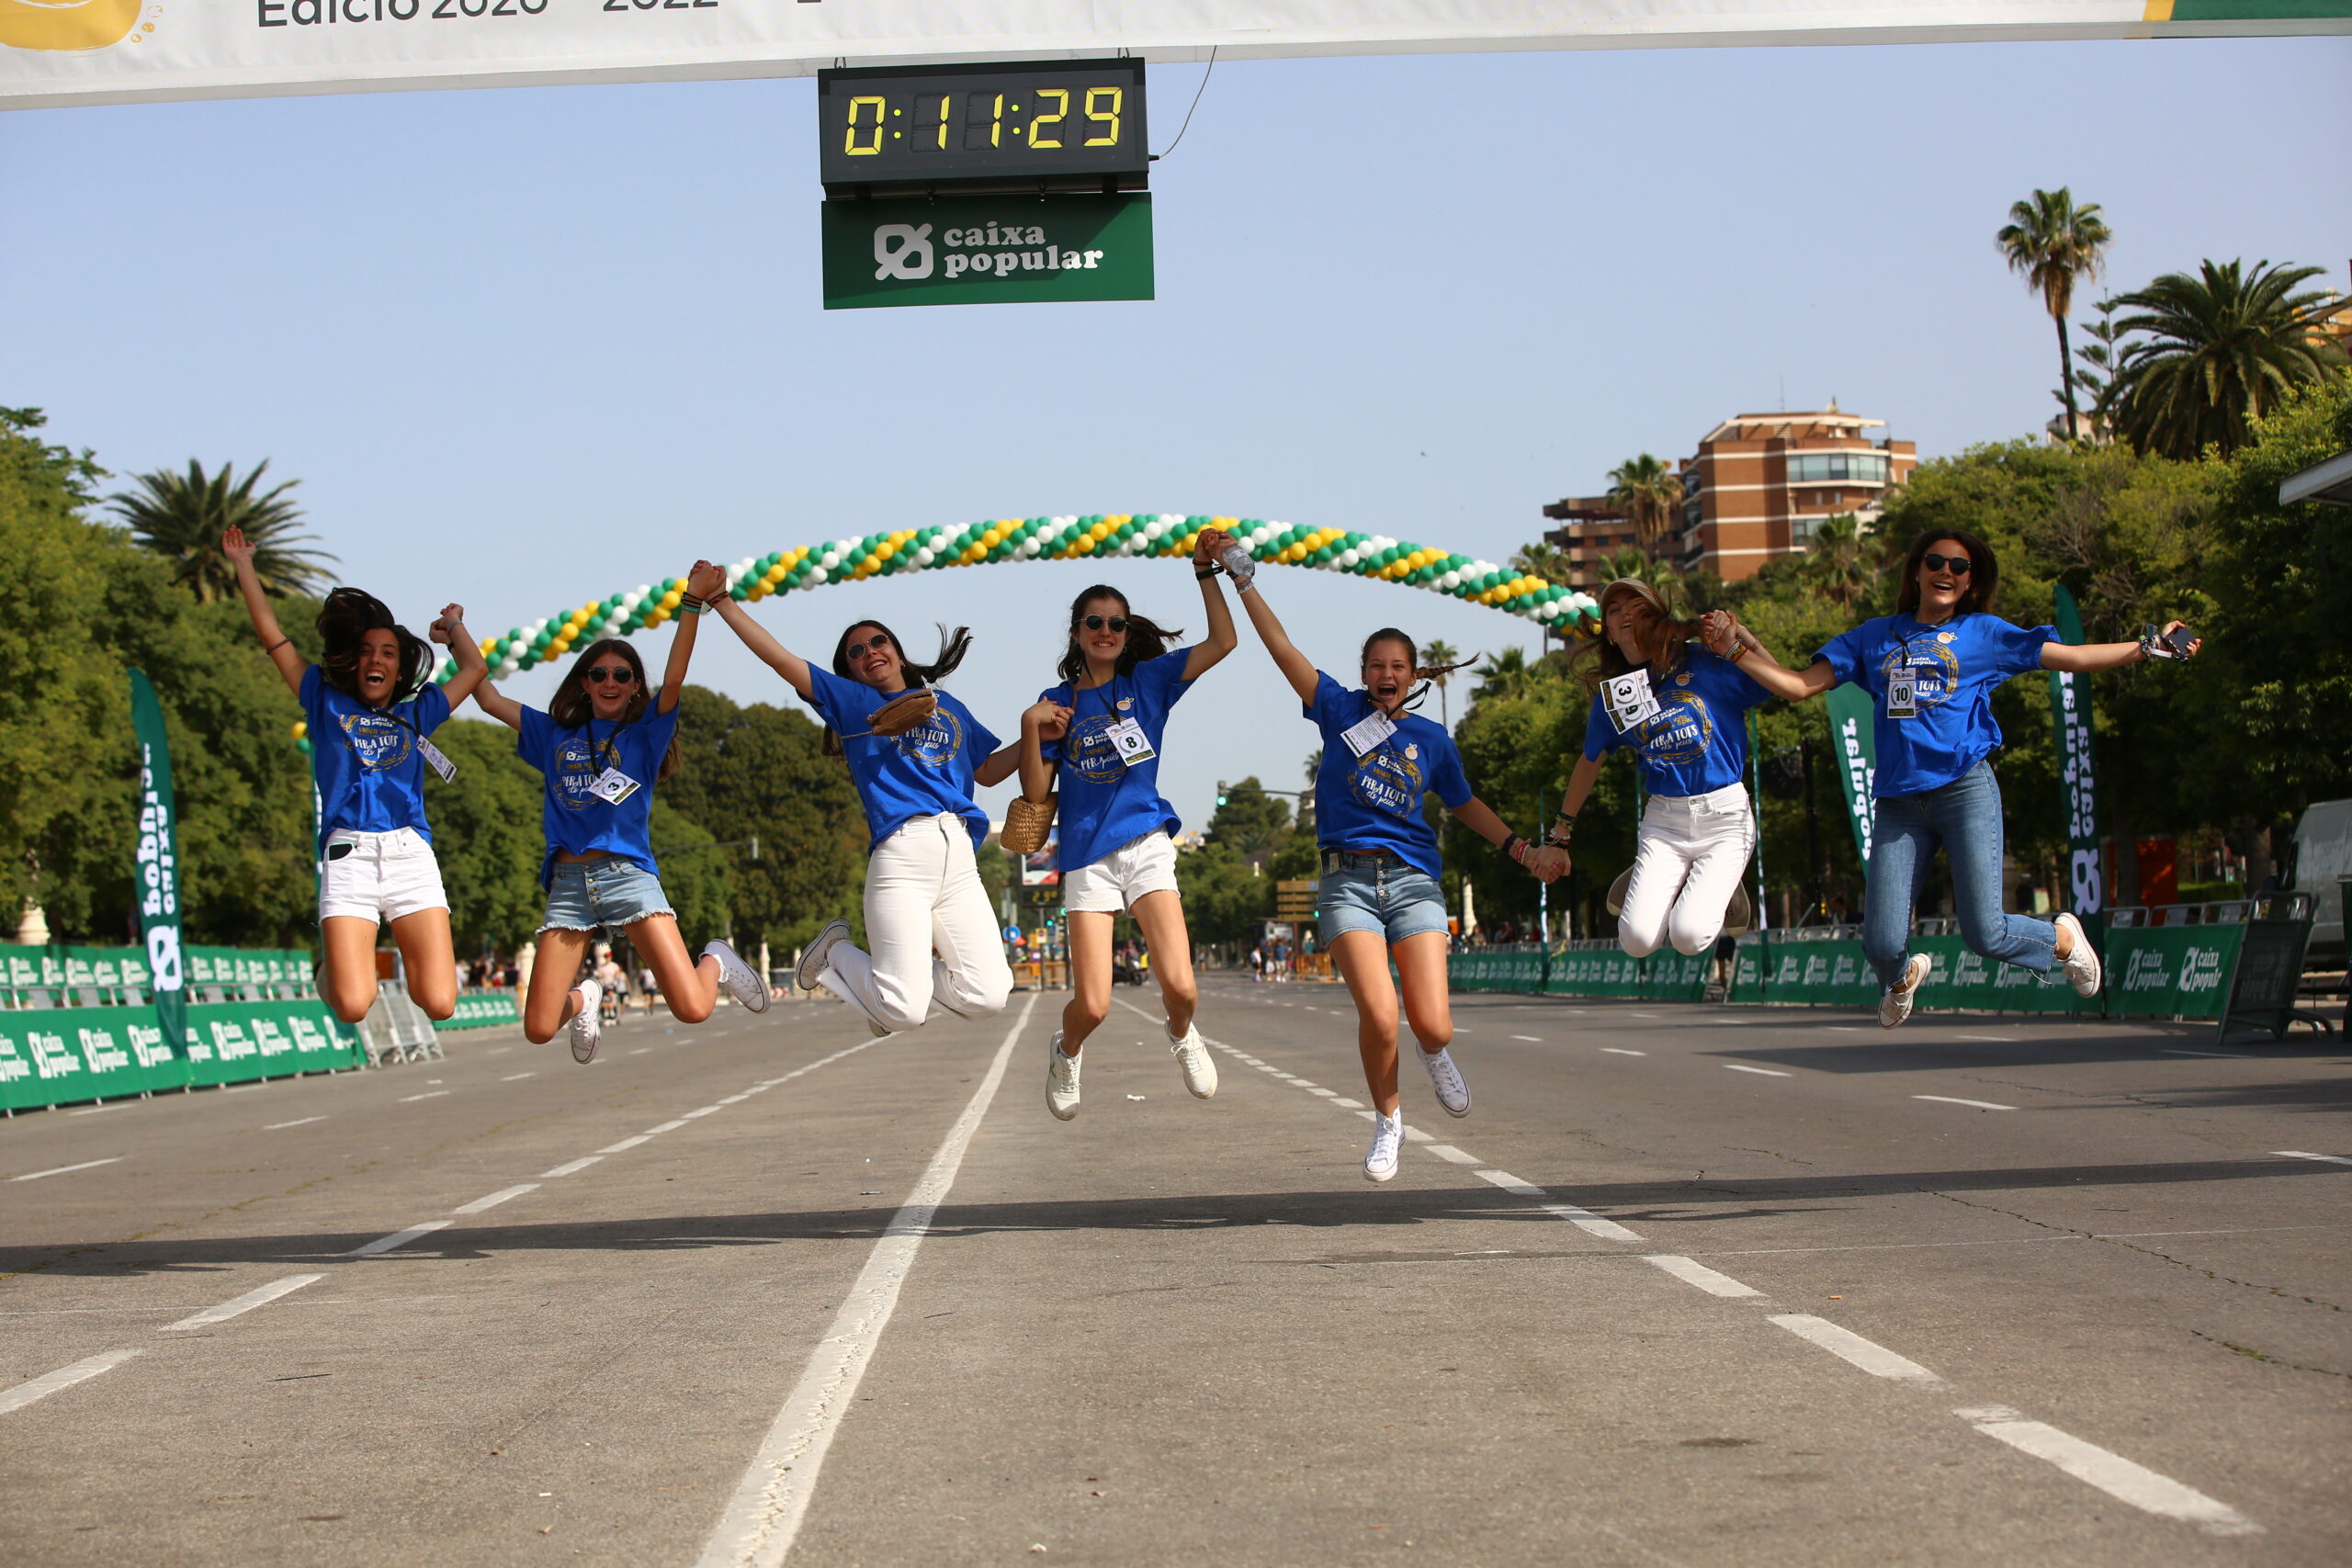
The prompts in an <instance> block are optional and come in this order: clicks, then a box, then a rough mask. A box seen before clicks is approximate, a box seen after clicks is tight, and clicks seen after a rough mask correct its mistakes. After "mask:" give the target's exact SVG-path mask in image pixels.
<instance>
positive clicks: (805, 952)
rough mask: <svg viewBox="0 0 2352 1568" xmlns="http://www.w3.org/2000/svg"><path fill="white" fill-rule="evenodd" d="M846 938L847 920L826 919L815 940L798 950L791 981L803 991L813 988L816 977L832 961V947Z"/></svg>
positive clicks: (815, 983) (815, 985) (822, 972)
mask: <svg viewBox="0 0 2352 1568" xmlns="http://www.w3.org/2000/svg"><path fill="white" fill-rule="evenodd" d="M848 940H849V922H848V921H847V920H828V921H826V922H825V929H824V930H823V931H819V932H818V933H817V940H816V941H814V942H810V943H809V945H808V946H807V947H804V948H802V949H801V950H800V963H799V964H798V965H797V967H796V968H795V969H794V970H793V971H792V983H793V984H794V985H796V986H797V987H800V988H801V989H802V990H804V991H813V990H815V989H816V988H817V980H818V977H819V976H821V975H823V974H824V972H825V965H826V964H830V963H831V962H832V953H833V949H834V948H836V947H838V946H840V945H841V944H842V942H847V941H848Z"/></svg>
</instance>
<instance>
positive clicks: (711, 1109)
mask: <svg viewBox="0 0 2352 1568" xmlns="http://www.w3.org/2000/svg"><path fill="white" fill-rule="evenodd" d="M725 1109H726V1107H725V1106H722V1105H705V1106H699V1107H697V1108H696V1109H695V1110H693V1111H687V1112H686V1113H685V1115H684V1117H683V1118H681V1120H684V1121H687V1122H692V1121H693V1120H695V1118H696V1117H698V1116H716V1115H718V1113H719V1112H720V1111H723V1110H725Z"/></svg>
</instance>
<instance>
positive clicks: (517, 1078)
mask: <svg viewBox="0 0 2352 1568" xmlns="http://www.w3.org/2000/svg"><path fill="white" fill-rule="evenodd" d="M538 1076H539V1075H538V1074H537V1073H536V1072H529V1073H509V1074H507V1075H506V1076H505V1077H503V1078H501V1079H499V1080H498V1081H499V1082H500V1083H521V1082H522V1081H523V1080H524V1079H525V1078H535V1077H538Z"/></svg>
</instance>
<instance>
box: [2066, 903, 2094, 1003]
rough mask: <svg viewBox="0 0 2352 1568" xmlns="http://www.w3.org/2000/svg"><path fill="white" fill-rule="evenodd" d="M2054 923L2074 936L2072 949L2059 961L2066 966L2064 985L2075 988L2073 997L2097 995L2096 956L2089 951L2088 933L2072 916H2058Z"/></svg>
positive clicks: (2080, 922)
mask: <svg viewBox="0 0 2352 1568" xmlns="http://www.w3.org/2000/svg"><path fill="white" fill-rule="evenodd" d="M2056 923H2057V925H2058V927H2059V928H2060V929H2061V930H2063V931H2072V932H2073V933H2074V936H2075V945H2074V947H2073V948H2072V949H2070V950H2069V951H2068V952H2067V953H2066V956H2065V957H2064V958H2063V959H2061V960H2060V961H2059V962H2060V963H2062V964H2064V965H2065V966H2066V983H2067V984H2068V985H2071V986H2072V987H2075V995H2076V996H2078V997H2095V996H2097V995H2098V987H2099V978H2100V976H2099V967H2098V953H2094V952H2092V951H2091V938H2090V933H2089V932H2088V931H2085V930H2083V922H2082V921H2080V920H2078V919H2075V917H2074V916H2072V915H2061V916H2059V917H2058V919H2057V922H2056Z"/></svg>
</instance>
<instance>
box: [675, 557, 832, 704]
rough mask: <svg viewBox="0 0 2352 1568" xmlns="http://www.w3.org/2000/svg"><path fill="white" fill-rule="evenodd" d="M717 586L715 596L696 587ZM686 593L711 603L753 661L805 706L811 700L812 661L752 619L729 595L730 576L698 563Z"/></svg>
mask: <svg viewBox="0 0 2352 1568" xmlns="http://www.w3.org/2000/svg"><path fill="white" fill-rule="evenodd" d="M713 582H715V583H716V584H717V585H718V586H717V587H716V588H715V589H714V590H713V592H709V593H697V592H695V584H696V583H704V584H709V583H713ZM686 592H689V593H693V594H694V596H695V598H697V599H702V600H707V602H708V603H709V604H710V607H711V608H712V609H714V610H717V611H718V618H719V619H720V620H722V621H725V622H726V623H727V624H728V625H729V626H732V627H734V628H735V635H736V636H737V637H741V638H742V639H743V646H744V647H745V648H748V649H751V650H752V657H754V658H755V659H757V660H759V661H760V662H761V663H763V664H764V665H766V666H767V667H768V668H769V669H771V670H773V671H775V672H776V673H777V674H779V675H781V676H783V677H784V680H785V684H786V685H788V686H790V687H791V688H792V689H793V690H794V691H796V692H797V693H799V694H800V696H801V699H802V700H803V701H804V702H805V701H808V700H809V696H810V694H811V693H812V692H813V691H814V689H815V685H814V682H811V681H810V680H809V661H808V660H805V659H803V658H801V657H800V656H799V655H798V654H797V653H795V652H793V651H792V649H788V648H786V647H785V646H784V644H782V643H780V642H778V641H776V639H775V637H772V636H770V635H769V632H768V629H767V628H766V627H765V626H762V625H760V623H759V622H757V621H755V620H753V619H752V612H751V611H749V610H746V609H745V608H743V605H742V603H741V601H740V600H738V599H737V598H736V597H735V596H734V595H733V594H731V593H729V592H727V574H726V572H724V571H723V570H720V569H719V568H718V567H715V566H713V565H711V564H710V562H708V561H707V560H698V561H696V562H695V569H694V570H693V571H692V572H691V573H690V574H688V576H687V579H686Z"/></svg>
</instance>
